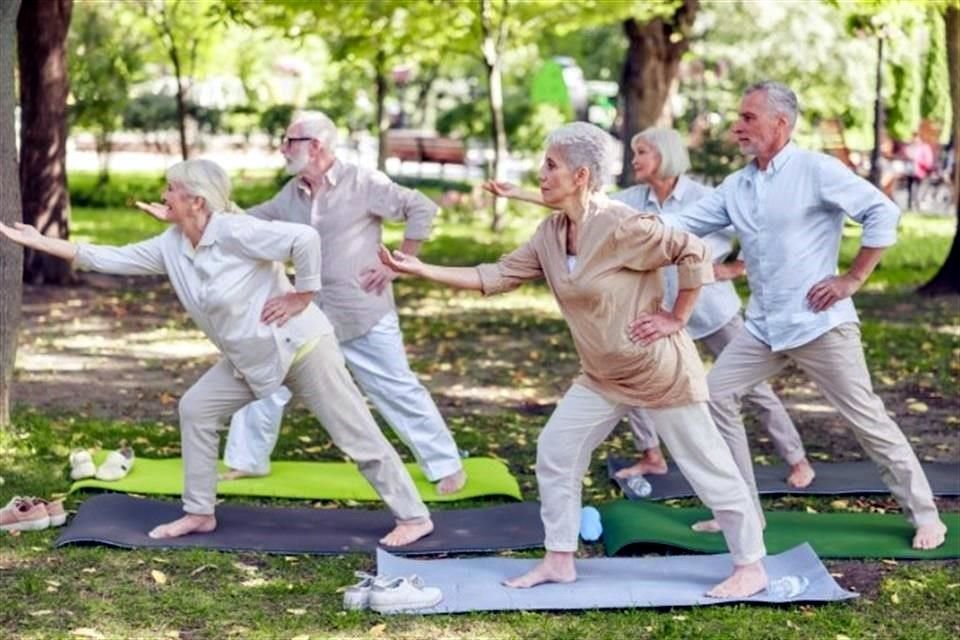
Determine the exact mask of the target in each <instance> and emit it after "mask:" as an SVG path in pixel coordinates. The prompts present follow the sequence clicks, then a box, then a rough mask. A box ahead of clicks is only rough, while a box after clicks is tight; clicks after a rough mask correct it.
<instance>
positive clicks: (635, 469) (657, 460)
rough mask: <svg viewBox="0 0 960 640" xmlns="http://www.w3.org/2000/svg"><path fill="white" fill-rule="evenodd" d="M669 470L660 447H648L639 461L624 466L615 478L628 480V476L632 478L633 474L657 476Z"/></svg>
mask: <svg viewBox="0 0 960 640" xmlns="http://www.w3.org/2000/svg"><path fill="white" fill-rule="evenodd" d="M666 472H667V461H666V460H665V459H664V457H663V454H662V453H660V450H659V449H647V450H646V451H644V452H643V453H642V454H641V455H640V457H639V458H637V461H636V462H634V463H633V464H632V465H630V466H629V467H624V468H623V469H620V470H619V471H617V472H616V473H615V474H613V476H614V477H615V478H620V479H621V480H626V479H627V478H632V477H633V476H646V475H650V474H653V475H655V476H662V475H663V474H665V473H666Z"/></svg>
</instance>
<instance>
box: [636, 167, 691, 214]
mask: <svg viewBox="0 0 960 640" xmlns="http://www.w3.org/2000/svg"><path fill="white" fill-rule="evenodd" d="M691 182H692V180H690V178H688V177H687V176H685V175H681V176H680V177H678V178H677V184H675V185H674V186H673V191H671V192H670V195H668V196H667V198H666V200H664V201H663V202H657V194H656V193H655V192H654V191H653V188H652V187H650V186H649V185H647V187H646V189H647V195H646V197H645V199H644V204H645V205H653V206H654V207H656V208H657V209H660V208H662V207H663V206H664V205H665V204H667V200H670V199H673V200H676V201H677V202H683V197H684V195H686V193H687V190H688V189H689V188H690V183H691Z"/></svg>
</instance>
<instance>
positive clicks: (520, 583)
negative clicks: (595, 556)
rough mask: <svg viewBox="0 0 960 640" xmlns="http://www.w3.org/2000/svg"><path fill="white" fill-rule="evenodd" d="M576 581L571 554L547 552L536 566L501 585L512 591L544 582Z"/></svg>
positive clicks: (575, 569) (575, 571) (575, 570)
mask: <svg viewBox="0 0 960 640" xmlns="http://www.w3.org/2000/svg"><path fill="white" fill-rule="evenodd" d="M576 579H577V568H576V567H575V566H574V564H573V554H572V553H557V552H551V551H548V552H547V555H546V556H544V558H543V560H542V561H541V562H540V563H539V564H537V566H535V567H534V568H533V569H531V570H530V571H528V572H526V573H525V574H523V575H522V576H517V577H516V578H510V579H509V580H504V581H503V585H504V586H506V587H512V588H514V589H529V588H530V587H535V586H537V585H538V584H543V583H545V582H573V581H574V580H576Z"/></svg>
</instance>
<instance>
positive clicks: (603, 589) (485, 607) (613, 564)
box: [377, 544, 857, 614]
mask: <svg viewBox="0 0 960 640" xmlns="http://www.w3.org/2000/svg"><path fill="white" fill-rule="evenodd" d="M537 562H538V560H533V559H530V560H521V559H511V558H466V559H443V560H411V559H408V558H401V557H398V556H396V555H393V554H391V553H388V552H386V551H384V550H383V549H378V550H377V575H379V576H391V577H393V576H408V575H411V574H416V575H418V576H420V577H421V578H422V579H423V581H424V583H425V584H426V585H428V586H431V587H439V588H440V590H441V591H442V592H443V600H441V601H440V604H438V605H437V606H435V607H432V608H430V609H419V610H417V611H416V613H424V614H429V613H460V612H464V611H503V610H508V609H509V610H522V611H534V610H564V609H610V608H632V607H682V606H694V605H711V604H722V603H728V602H733V601H734V600H718V599H716V598H708V597H706V596H705V595H704V594H705V593H706V592H707V591H708V590H709V589H710V588H711V587H712V586H713V585H715V584H717V583H718V582H720V581H721V580H723V579H724V578H725V577H727V576H728V575H729V574H730V571H731V569H732V568H733V564H732V562H731V560H730V556H729V555H728V554H722V555H712V556H666V557H651V558H589V559H585V560H577V575H578V577H577V581H576V582H573V583H570V584H544V585H540V586H538V587H535V588H533V589H510V588H507V587H504V586H503V585H502V584H500V583H501V581H502V580H504V579H506V578H510V577H513V576H516V575H520V574H522V573H524V572H525V571H527V570H528V569H530V568H531V567H532V566H533V565H534V564H536V563H537ZM764 564H765V566H766V568H767V574H768V575H769V577H770V579H771V581H773V580H777V579H779V578H783V577H784V576H797V577H799V576H802V577H803V578H805V579H806V580H807V581H808V583H807V585H806V588H805V589H804V590H803V591H801V592H799V593H798V594H796V595H792V594H788V595H787V596H786V597H784V596H780V597H775V596H772V595H771V594H770V593H768V592H766V591H762V592H760V593H758V594H757V595H755V596H751V597H749V598H743V599H742V600H736V601H737V602H763V603H782V602H828V601H834V600H847V599H849V598H856V597H857V594H855V593H851V592H850V591H846V590H844V589H843V588H841V587H840V585H838V584H837V583H836V581H835V580H834V579H833V578H832V577H831V576H830V574H829V573H828V572H827V569H826V567H824V566H823V563H822V562H820V559H819V558H818V557H817V554H815V553H814V552H813V549H812V548H811V547H810V545H807V544H803V545H800V546H798V547H794V548H793V549H790V550H789V551H785V552H783V553H780V554H777V555H775V556H769V557H767V558H766V559H765V560H764ZM791 596H792V597H791Z"/></svg>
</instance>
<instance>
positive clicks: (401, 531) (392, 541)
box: [380, 518, 433, 547]
mask: <svg viewBox="0 0 960 640" xmlns="http://www.w3.org/2000/svg"><path fill="white" fill-rule="evenodd" d="M432 532H433V520H431V519H430V518H423V519H419V520H408V521H406V522H403V521H397V526H396V527H394V529H393V531H391V532H390V533H388V534H387V535H385V536H383V537H382V538H380V544H382V545H383V546H385V547H402V546H404V545H407V544H410V543H411V542H416V541H417V540H419V539H420V538H422V537H424V536H427V535H430V533H432Z"/></svg>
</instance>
